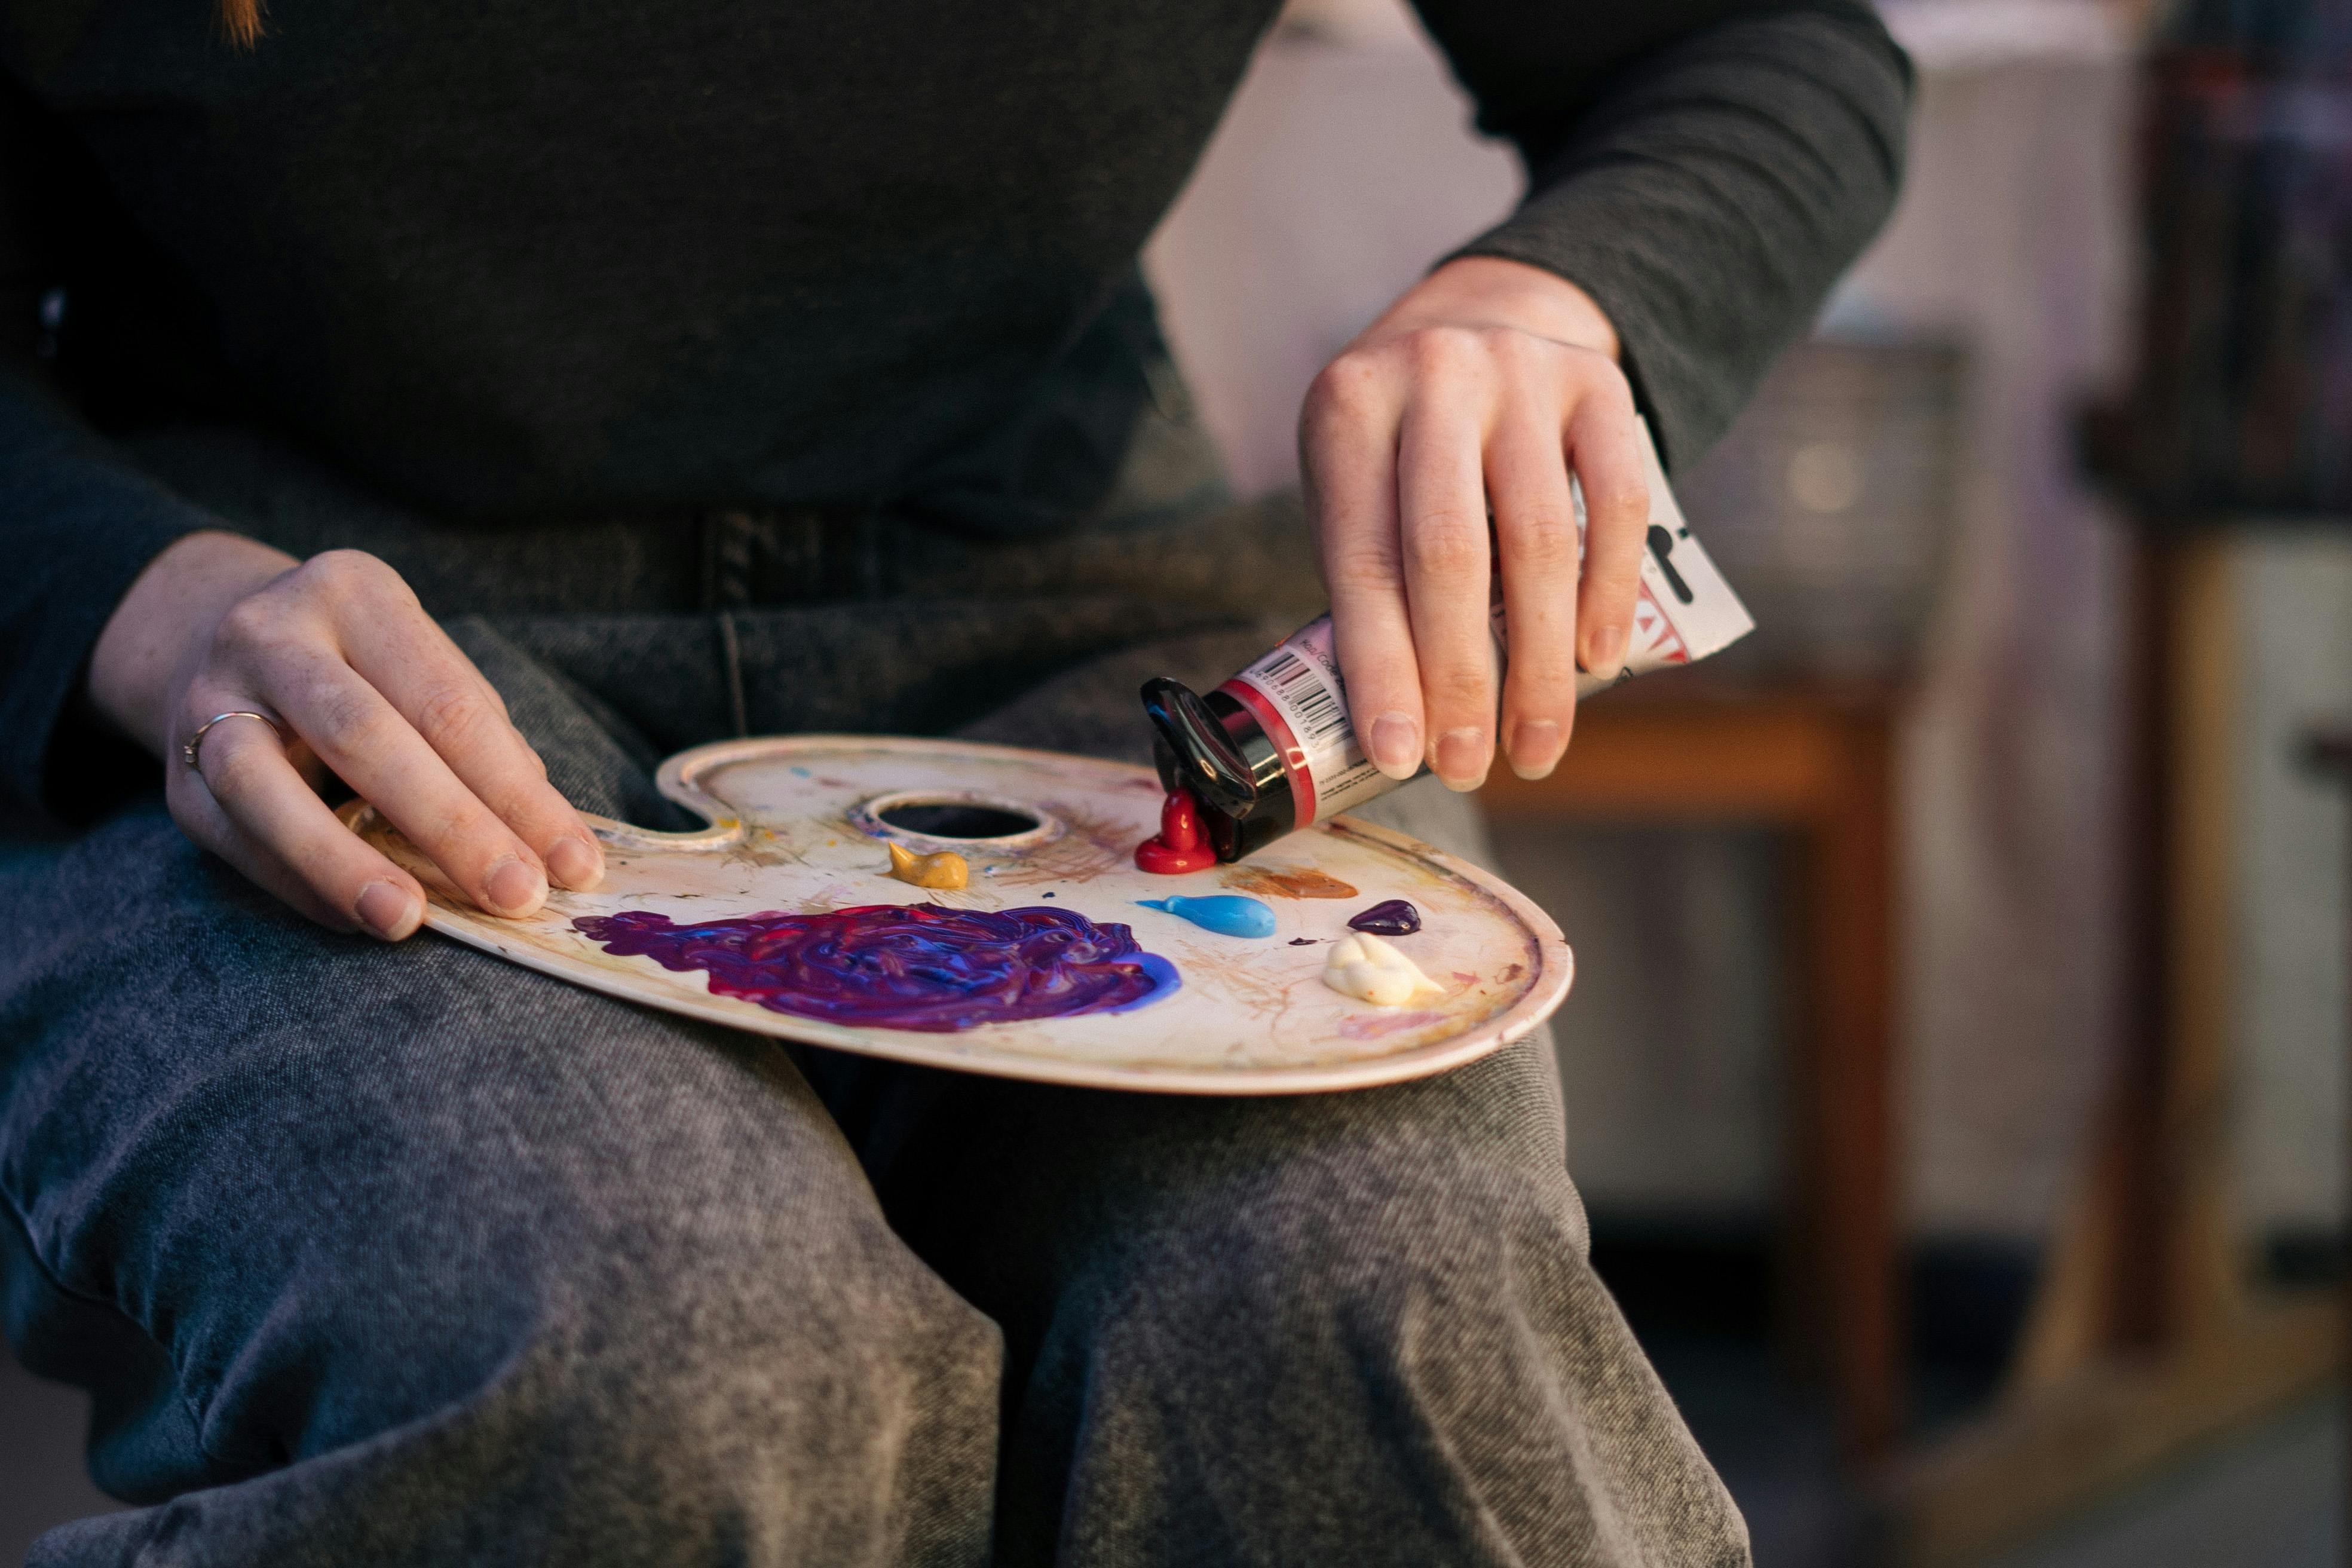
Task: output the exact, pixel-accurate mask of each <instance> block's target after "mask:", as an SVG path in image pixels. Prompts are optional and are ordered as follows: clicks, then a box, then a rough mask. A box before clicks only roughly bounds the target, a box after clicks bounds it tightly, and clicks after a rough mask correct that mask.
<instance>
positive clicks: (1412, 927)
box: [1348, 899, 1421, 936]
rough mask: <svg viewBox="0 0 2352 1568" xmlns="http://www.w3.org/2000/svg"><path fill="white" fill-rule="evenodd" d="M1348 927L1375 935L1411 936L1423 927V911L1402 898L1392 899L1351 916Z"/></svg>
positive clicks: (1351, 929)
mask: <svg viewBox="0 0 2352 1568" xmlns="http://www.w3.org/2000/svg"><path fill="white" fill-rule="evenodd" d="M1348 929H1349V930H1350V931H1370V932H1371V933H1372V934H1373V935H1374V936H1411V935H1412V933H1413V932H1415V931H1419V930H1420V929H1421V911H1420V910H1417V909H1414V908H1413V907H1412V905H1411V904H1409V903H1406V902H1405V901H1404V900H1402V899H1390V900H1386V901H1384V902H1381V903H1377V904H1374V905H1373V906H1372V907H1371V908H1370V909H1369V910H1363V911H1361V912H1360V913H1358V914H1356V915H1353V916H1350V917H1349V921H1348Z"/></svg>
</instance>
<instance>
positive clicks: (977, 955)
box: [572, 904, 1181, 1033]
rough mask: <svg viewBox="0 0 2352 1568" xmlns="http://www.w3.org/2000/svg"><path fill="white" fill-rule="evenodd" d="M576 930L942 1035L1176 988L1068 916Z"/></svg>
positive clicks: (849, 912)
mask: <svg viewBox="0 0 2352 1568" xmlns="http://www.w3.org/2000/svg"><path fill="white" fill-rule="evenodd" d="M572 929H573V930H574V931H579V932H580V933H581V934H582V935H583V936H585V937H587V938H588V939H589V940H590V941H592V942H600V943H602V944H603V945H604V951H605V952H609V953H612V954H614V956H615V957H621V958H650V959H652V960H653V961H654V962H655V963H658V964H660V965H661V966H662V967H663V968H664V969H669V970H675V971H677V972H678V973H691V972H693V971H695V970H701V971H702V972H703V973H707V974H709V976H710V989H711V990H712V991H713V992H715V993H717V994H719V995H722V996H740V997H741V998H742V999H743V1000H745V1001H747V1002H756V1003H758V1004H759V1005H761V1006H762V1007H765V1008H768V1009H769V1010H771V1011H772V1012H777V1013H789V1014H792V1015H793V1016H795V1017H802V1018H821V1019H823V1020H824V1021H825V1022H826V1023H830V1024H849V1025H863V1026H870V1027H875V1028H882V1029H919V1030H924V1031H928V1032H930V1033H946V1032H948V1031H950V1030H954V1029H970V1028H975V1027H977V1026H980V1025H982V1024H1013V1023H1020V1022H1023V1021H1025V1020H1028V1019H1033V1018H1066V1017H1069V1016H1073V1015H1075V1014H1079V1013H1117V1012H1123V1011H1125V1010H1126V1009H1128V1008H1129V1007H1138V1006H1140V1005H1143V1004H1144V1003H1147V1002H1150V1001H1152V1000H1154V999H1155V998H1157V997H1159V996H1161V995H1163V994H1167V993H1168V992H1171V991H1173V990H1175V989H1176V987H1177V986H1178V985H1179V984H1181V981H1180V980H1179V979H1178V977H1177V974H1176V966H1175V965H1174V964H1172V963H1169V962H1168V961H1167V960H1166V959H1164V958H1162V957H1160V955H1159V954H1157V953H1152V952H1144V951H1143V950H1142V949H1141V948H1140V947H1139V946H1137V945H1136V941H1135V933H1134V932H1133V931H1129V929H1128V928H1127V927H1126V926H1123V925H1118V924H1110V923H1106V924H1103V925H1097V924H1096V923H1095V922H1094V921H1090V920H1088V919H1087V918H1086V916H1084V915H1081V914H1078V913H1076V911H1074V910H1048V909H1022V910H952V909H946V908H943V907H941V906H940V905H937V904H906V905H899V904H865V905H860V906H859V907H857V908H856V909H846V910H827V911H825V912H824V913H822V914H809V915H788V914H781V913H778V912H776V911H775V910H767V911H764V912H762V913H760V914H753V915H739V916H737V917H735V918H734V919H732V920H722V921H697V922H696V923H695V924H693V925H677V924H674V923H672V921H670V918H669V917H668V916H667V915H659V914H652V913H648V912H646V911H644V910H631V911H629V912H627V913H625V914H617V915H583V916H582V917H581V918H580V919H578V920H575V921H572Z"/></svg>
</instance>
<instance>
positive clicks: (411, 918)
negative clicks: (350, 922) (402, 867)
mask: <svg viewBox="0 0 2352 1568" xmlns="http://www.w3.org/2000/svg"><path fill="white" fill-rule="evenodd" d="M352 907H353V910H354V912H356V913H357V914H358V916H359V917H360V924H362V925H363V926H365V927H367V928H368V930H370V931H373V932H374V933H375V934H376V935H378V936H380V937H382V938H383V940H384V941H386V942H398V941H399V940H400V939H401V938H402V937H404V936H406V935H407V934H408V933H409V932H410V931H415V929H416V921H417V919H418V917H419V916H420V915H421V914H422V913H423V911H422V910H419V909H418V908H417V907H416V900H415V897H414V896H412V895H411V894H410V892H409V890H408V889H406V888H404V887H402V886H401V885H400V884H399V883H397V882H383V881H376V882H370V883H369V884H368V885H367V886H366V887H364V888H362V889H360V897H359V902H358V903H357V904H355V905H354V906H352Z"/></svg>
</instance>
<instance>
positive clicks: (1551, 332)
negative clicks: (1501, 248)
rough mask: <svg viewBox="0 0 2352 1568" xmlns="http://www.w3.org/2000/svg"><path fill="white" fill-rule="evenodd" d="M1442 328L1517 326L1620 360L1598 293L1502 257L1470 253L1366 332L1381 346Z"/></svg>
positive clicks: (1614, 332)
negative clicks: (1397, 336) (1399, 336)
mask: <svg viewBox="0 0 2352 1568" xmlns="http://www.w3.org/2000/svg"><path fill="white" fill-rule="evenodd" d="M1434 326H1455V327H1462V326H1486V327H1510V328H1514V329H1516V330H1517V331H1523V332H1528V333H1530V334H1531V335H1533V336H1536V337H1539V338H1549V339H1550V340H1551V341H1552V342H1560V343H1567V344H1570V345H1571V346H1573V347H1576V348H1581V349H1590V350H1591V351H1592V352H1593V353H1599V354H1605V355H1606V356H1608V357H1609V358H1610V359H1612V360H1614V359H1616V358H1617V357H1618V355H1619V344H1618V341H1617V329H1616V327H1615V326H1614V325H1613V324H1612V323H1611V321H1610V320H1609V316H1608V313H1607V312H1606V311H1604V310H1601V306H1600V305H1599V303H1598V302H1596V301H1595V300H1593V298H1592V296H1591V295H1590V294H1587V293H1586V292H1585V291H1584V290H1583V289H1580V288H1578V287H1577V286H1576V285H1575V284H1573V283H1571V282H1570V281H1569V280H1568V279H1565V278H1562V277H1561V276H1560V275H1559V273H1557V272H1547V271H1545V270H1544V269H1543V268H1540V267H1530V266H1528V264H1527V263H1526V262H1523V261H1509V260H1506V259H1504V258H1501V257H1499V256H1462V257H1456V258H1454V259H1453V260H1452V261H1449V262H1446V263H1445V264H1444V266H1442V267H1439V268H1436V269H1435V270H1433V271H1432V272H1431V273H1430V274H1429V276H1427V277H1426V278H1423V279H1422V280H1421V281H1420V282H1418V283H1416V284H1414V285H1413V286H1412V288H1411V289H1407V290H1405V292H1404V293H1403V294H1402V295H1401V296H1399V297H1398V299H1397V301H1396V303H1395V304H1393V305H1391V306H1390V307H1389V308H1388V310H1386V311H1385V312H1383V313H1382V314H1381V319H1380V320H1379V321H1375V322H1373V323H1372V325H1371V327H1370V329H1369V330H1367V331H1365V333H1364V341H1368V342H1369V341H1373V340H1376V339H1379V338H1383V337H1387V336H1389V335H1391V334H1392V333H1395V332H1403V331H1414V330H1416V329H1418V328H1423V327H1434Z"/></svg>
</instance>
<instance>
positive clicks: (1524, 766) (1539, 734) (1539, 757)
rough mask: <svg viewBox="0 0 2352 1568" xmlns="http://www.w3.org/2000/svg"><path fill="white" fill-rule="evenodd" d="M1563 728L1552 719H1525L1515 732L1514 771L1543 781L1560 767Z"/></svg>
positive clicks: (1512, 757)
mask: <svg viewBox="0 0 2352 1568" xmlns="http://www.w3.org/2000/svg"><path fill="white" fill-rule="evenodd" d="M1559 753H1560V743H1559V724H1558V723H1557V722H1555V721H1552V720H1549V719H1523V720H1521V721H1519V724H1518V726H1517V728H1516V729H1514V730H1513V731H1511V771H1512V772H1513V773H1517V774H1518V775H1519V776H1520V777H1521V778H1523V779H1539V778H1542V777H1544V776H1545V775H1546V774H1548V773H1550V772H1551V771H1552V769H1554V768H1556V767H1558V766H1559Z"/></svg>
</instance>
